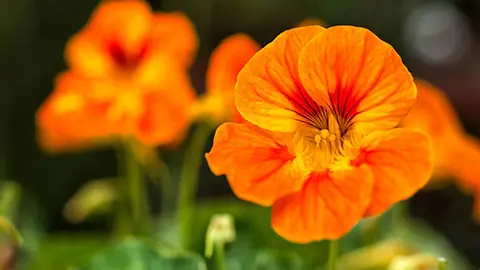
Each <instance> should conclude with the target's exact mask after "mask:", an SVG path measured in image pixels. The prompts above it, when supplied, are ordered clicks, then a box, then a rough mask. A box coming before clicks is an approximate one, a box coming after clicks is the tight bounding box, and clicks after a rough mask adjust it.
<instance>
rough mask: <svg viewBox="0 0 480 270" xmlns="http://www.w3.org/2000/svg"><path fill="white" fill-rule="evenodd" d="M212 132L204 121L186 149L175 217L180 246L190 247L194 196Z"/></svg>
mask: <svg viewBox="0 0 480 270" xmlns="http://www.w3.org/2000/svg"><path fill="white" fill-rule="evenodd" d="M211 132H212V127H211V126H210V125H208V124H206V123H201V124H199V125H198V126H197V128H196V130H195V131H194V133H193V135H192V139H191V141H190V144H189V146H188V148H187V150H186V153H185V157H184V160H183V164H182V171H181V174H180V187H179V196H178V202H177V211H178V212H177V218H178V222H179V224H180V237H181V241H182V247H183V248H184V249H185V250H188V249H190V244H191V243H190V235H191V233H192V232H191V229H192V224H193V214H194V211H195V196H196V193H197V186H198V177H199V173H200V167H201V165H202V161H203V159H204V151H205V144H206V142H207V139H208V137H209V135H210V133H211Z"/></svg>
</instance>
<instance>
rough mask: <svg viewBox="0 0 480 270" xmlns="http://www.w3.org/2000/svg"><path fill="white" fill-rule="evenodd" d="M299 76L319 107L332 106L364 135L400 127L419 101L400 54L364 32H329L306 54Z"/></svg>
mask: <svg viewBox="0 0 480 270" xmlns="http://www.w3.org/2000/svg"><path fill="white" fill-rule="evenodd" d="M299 72H300V78H301V80H302V83H303V85H304V87H305V90H306V91H307V92H308V93H309V94H310V95H311V96H312V97H313V99H314V100H315V101H316V102H317V103H319V104H325V103H327V104H328V103H330V105H331V107H332V109H333V111H334V112H335V114H336V115H337V116H338V117H341V118H342V119H343V120H346V121H348V120H352V121H351V122H352V123H355V124H354V127H355V128H356V129H357V130H358V131H360V132H362V133H364V134H365V133H369V132H371V131H374V130H383V129H389V128H393V127H395V126H396V125H398V123H399V121H400V120H401V119H402V118H403V117H405V115H407V113H408V111H409V110H410V108H411V107H412V106H413V103H414V102H415V96H416V88H415V85H414V83H413V79H412V76H411V75H410V73H409V72H408V70H407V68H406V67H405V65H404V64H403V63H402V60H401V59H400V56H399V55H398V54H397V53H396V52H395V50H394V49H393V48H392V47H391V46H390V45H388V44H387V43H385V42H383V41H382V40H380V39H379V38H378V37H376V36H375V35H374V34H373V33H372V32H370V31H369V30H367V29H364V28H359V27H353V26H334V27H331V28H328V29H327V30H325V31H323V32H322V33H321V34H320V35H318V36H317V37H315V39H313V40H312V41H310V42H309V43H308V45H307V46H305V48H304V49H303V50H302V53H301V55H300V60H299Z"/></svg>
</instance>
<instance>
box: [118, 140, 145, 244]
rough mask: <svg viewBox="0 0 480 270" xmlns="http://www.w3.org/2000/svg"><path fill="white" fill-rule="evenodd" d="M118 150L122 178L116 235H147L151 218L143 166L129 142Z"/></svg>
mask: <svg viewBox="0 0 480 270" xmlns="http://www.w3.org/2000/svg"><path fill="white" fill-rule="evenodd" d="M119 151H120V153H119V171H120V175H121V177H122V179H121V181H120V182H119V193H120V195H121V199H120V202H121V203H120V205H119V208H120V209H118V216H117V220H116V222H117V224H116V231H117V232H116V233H117V236H125V235H128V234H133V235H148V234H149V232H150V230H151V220H150V213H149V207H148V201H147V195H146V194H145V177H144V173H143V168H142V166H141V164H140V162H139V161H138V160H137V158H136V157H135V154H134V152H133V150H132V149H131V146H130V145H129V144H124V145H122V148H121V149H120V150H119Z"/></svg>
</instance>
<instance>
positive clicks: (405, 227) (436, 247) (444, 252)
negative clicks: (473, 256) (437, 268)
mask: <svg viewBox="0 0 480 270" xmlns="http://www.w3.org/2000/svg"><path fill="white" fill-rule="evenodd" d="M394 235H395V236H396V237H398V238H400V239H402V240H403V241H405V242H406V243H407V244H408V245H409V246H411V247H413V248H415V249H417V250H419V251H420V252H428V253H431V254H434V255H435V256H437V257H441V258H444V259H446V260H447V261H448V268H449V269H455V270H468V269H473V268H472V266H471V265H470V264H469V263H468V262H467V260H466V259H465V258H463V256H462V255H460V254H459V253H458V252H457V251H456V250H455V248H454V247H453V246H452V245H451V244H450V243H449V242H448V240H447V239H446V238H445V237H444V236H442V235H441V234H439V233H437V232H435V230H433V229H432V228H431V227H429V226H428V225H427V224H426V223H424V222H420V221H417V220H411V219H408V218H406V217H404V218H402V219H399V222H398V225H397V227H396V229H395V231H394Z"/></svg>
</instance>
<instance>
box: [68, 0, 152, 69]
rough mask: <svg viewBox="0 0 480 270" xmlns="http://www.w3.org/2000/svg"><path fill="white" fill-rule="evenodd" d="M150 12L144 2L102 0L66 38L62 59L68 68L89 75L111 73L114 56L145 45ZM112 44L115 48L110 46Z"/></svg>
mask: <svg viewBox="0 0 480 270" xmlns="http://www.w3.org/2000/svg"><path fill="white" fill-rule="evenodd" d="M152 22H153V15H152V12H151V10H150V7H149V6H148V5H147V4H146V3H145V2H143V1H136V0H125V1H103V2H102V3H100V4H99V5H98V7H97V8H96V10H95V11H94V12H93V14H92V16H91V18H90V20H89V23H88V24H87V26H85V27H84V29H82V31H81V32H79V33H78V34H77V35H75V36H74V37H73V38H72V39H70V40H69V42H68V43H67V46H66V50H65V58H66V60H67V62H68V64H69V66H70V67H71V68H73V69H74V70H75V71H77V72H79V73H81V74H84V75H86V76H90V77H98V76H103V75H107V74H109V72H113V71H114V68H115V64H116V63H115V60H118V59H115V55H112V53H114V52H112V51H111V50H112V49H118V48H121V50H122V51H121V52H120V54H121V55H119V56H117V57H122V58H123V57H125V55H137V54H139V52H140V51H141V50H142V48H144V47H145V42H146V41H147V40H146V39H147V36H148V33H149V31H150V30H151V26H152ZM112 46H114V47H112Z"/></svg>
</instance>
